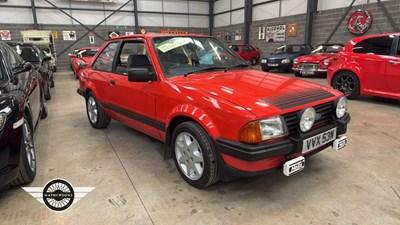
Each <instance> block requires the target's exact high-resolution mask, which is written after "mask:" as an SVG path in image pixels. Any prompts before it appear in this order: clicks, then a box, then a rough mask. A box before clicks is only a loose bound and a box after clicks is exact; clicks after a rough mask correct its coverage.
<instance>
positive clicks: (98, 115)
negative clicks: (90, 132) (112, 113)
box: [86, 92, 111, 129]
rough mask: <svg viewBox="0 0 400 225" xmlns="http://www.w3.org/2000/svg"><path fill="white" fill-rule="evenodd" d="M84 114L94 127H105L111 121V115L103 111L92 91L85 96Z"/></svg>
mask: <svg viewBox="0 0 400 225" xmlns="http://www.w3.org/2000/svg"><path fill="white" fill-rule="evenodd" d="M86 114H87V116H88V119H89V123H90V125H91V126H92V127H93V128H96V129H102V128H106V127H108V125H109V124H110V122H111V117H109V116H108V115H107V114H106V113H105V112H104V110H103V108H101V106H100V105H99V102H98V101H97V99H96V97H95V96H94V94H93V93H92V92H89V93H88V95H87V96H86Z"/></svg>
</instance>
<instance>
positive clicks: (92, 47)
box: [74, 46, 99, 51]
mask: <svg viewBox="0 0 400 225" xmlns="http://www.w3.org/2000/svg"><path fill="white" fill-rule="evenodd" d="M86 49H89V50H92V49H99V47H96V46H90V47H81V48H76V49H74V50H77V51H82V50H86Z"/></svg>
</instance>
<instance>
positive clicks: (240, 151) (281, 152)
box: [216, 114, 351, 180]
mask: <svg viewBox="0 0 400 225" xmlns="http://www.w3.org/2000/svg"><path fill="white" fill-rule="evenodd" d="M350 119H351V117H350V115H349V114H346V115H345V116H344V117H343V118H341V119H337V120H335V122H334V123H331V124H328V125H325V126H323V127H320V128H318V129H315V130H312V131H310V132H307V133H301V134H298V135H296V136H292V137H289V138H288V139H285V140H282V141H277V142H271V143H262V144H245V143H240V142H234V141H231V140H227V139H224V138H217V140H216V141H217V143H216V145H217V149H218V151H219V152H220V153H223V154H226V155H229V156H232V157H235V158H237V159H240V160H244V161H247V162H255V161H258V160H263V159H267V158H270V157H273V156H285V157H286V158H287V159H288V160H289V159H291V156H290V155H292V154H296V153H301V152H302V148H303V140H305V139H307V138H310V137H312V136H315V135H317V134H320V133H323V132H325V131H328V130H330V129H333V128H335V127H336V129H337V130H336V135H337V136H339V135H343V134H345V133H346V131H347V124H348V123H349V122H350ZM326 147H328V145H325V146H321V147H320V148H318V149H316V150H313V151H311V152H310V153H307V155H312V154H315V153H317V152H319V151H321V150H323V149H325V148H326ZM219 165H220V172H222V173H220V174H225V175H223V176H221V178H222V179H223V180H230V178H232V177H235V178H236V177H244V176H255V175H260V174H265V173H270V172H274V171H276V170H277V169H280V168H272V169H268V170H265V171H257V172H246V171H241V170H238V169H235V168H232V167H230V166H229V165H227V164H226V163H225V162H223V160H222V159H220V163H219ZM224 178H225V179H224Z"/></svg>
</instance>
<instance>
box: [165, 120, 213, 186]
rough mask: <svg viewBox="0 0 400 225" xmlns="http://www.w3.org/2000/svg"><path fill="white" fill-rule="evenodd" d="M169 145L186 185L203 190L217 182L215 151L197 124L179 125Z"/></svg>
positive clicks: (207, 136)
mask: <svg viewBox="0 0 400 225" xmlns="http://www.w3.org/2000/svg"><path fill="white" fill-rule="evenodd" d="M171 145H172V148H171V149H172V157H173V159H174V162H175V166H176V168H177V170H178V171H179V174H180V175H181V176H182V178H183V179H184V180H185V181H186V182H187V183H188V184H190V185H191V186H193V187H195V188H199V189H205V188H207V187H209V186H211V185H212V184H214V183H216V182H217V181H218V180H219V175H218V171H217V156H216V151H215V150H214V148H213V145H212V141H211V140H210V137H209V135H208V134H207V132H206V131H205V130H204V129H203V128H202V127H201V126H200V125H199V124H197V123H196V122H192V121H189V122H184V123H181V124H179V125H178V126H177V127H176V128H175V130H174V132H173V135H172V142H171ZM190 146H192V147H190ZM190 148H192V149H190ZM190 167H191V168H190Z"/></svg>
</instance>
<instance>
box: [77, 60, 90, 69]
mask: <svg viewBox="0 0 400 225" xmlns="http://www.w3.org/2000/svg"><path fill="white" fill-rule="evenodd" d="M87 66H88V63H87V62H85V61H83V60H79V61H78V67H79V69H85V68H86V67H87Z"/></svg>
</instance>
